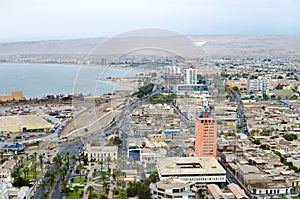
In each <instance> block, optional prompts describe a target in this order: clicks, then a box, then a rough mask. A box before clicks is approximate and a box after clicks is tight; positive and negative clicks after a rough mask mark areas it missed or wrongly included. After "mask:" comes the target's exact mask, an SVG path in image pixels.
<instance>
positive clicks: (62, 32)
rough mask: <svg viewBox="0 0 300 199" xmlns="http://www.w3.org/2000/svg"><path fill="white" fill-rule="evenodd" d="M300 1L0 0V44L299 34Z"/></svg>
mask: <svg viewBox="0 0 300 199" xmlns="http://www.w3.org/2000/svg"><path fill="white" fill-rule="evenodd" d="M299 6H300V2H297V1H296V0H288V1H282V0H277V1H271V0H264V1H258V0H255V1H251V2H245V1H243V2H241V1H238V0H226V1H218V0H212V1H208V0H201V1H195V0H189V1H182V0H175V1H170V0H163V1H151V2H148V1H146V0H140V1H137V0H129V1H126V3H125V2H123V1H120V0H113V1H94V0H90V1H87V2H83V1H72V2H71V1H69V0H66V1H62V2H60V1H56V0H55V1H48V0H47V1H43V2H39V1H35V0H28V1H19V0H13V1H2V2H0V13H1V16H2V17H1V18H0V24H1V27H2V30H5V31H2V32H1V33H0V42H15V41H35V40H53V39H78V38H91V37H112V36H114V35H117V34H120V33H122V32H126V31H130V30H134V29H139V28H162V29H169V30H173V31H176V32H179V33H181V34H185V35H197V34H288V35H299V34H300V28H299V27H300V24H299V23H300V22H299V21H298V20H297V19H298V18H299V17H300V16H299V15H300V14H299V13H298V12H297V8H298V7H299Z"/></svg>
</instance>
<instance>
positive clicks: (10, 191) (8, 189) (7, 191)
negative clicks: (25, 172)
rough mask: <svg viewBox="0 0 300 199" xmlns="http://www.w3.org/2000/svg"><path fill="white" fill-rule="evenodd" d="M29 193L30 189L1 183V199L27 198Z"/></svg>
mask: <svg viewBox="0 0 300 199" xmlns="http://www.w3.org/2000/svg"><path fill="white" fill-rule="evenodd" d="M28 193H29V187H21V188H17V187H13V186H12V184H11V183H6V182H2V183H0V199H10V198H25V197H26V196H27V195H28Z"/></svg>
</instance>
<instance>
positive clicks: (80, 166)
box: [77, 164, 84, 182]
mask: <svg viewBox="0 0 300 199" xmlns="http://www.w3.org/2000/svg"><path fill="white" fill-rule="evenodd" d="M83 167H84V165H83V164H79V165H78V166H77V169H79V175H80V182H81V170H82V169H83Z"/></svg>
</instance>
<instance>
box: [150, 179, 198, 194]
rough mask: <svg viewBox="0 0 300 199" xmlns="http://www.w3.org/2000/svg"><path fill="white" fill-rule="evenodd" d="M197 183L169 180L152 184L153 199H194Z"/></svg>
mask: <svg viewBox="0 0 300 199" xmlns="http://www.w3.org/2000/svg"><path fill="white" fill-rule="evenodd" d="M194 186H195V183H193V182H191V181H183V180H179V179H174V178H169V179H166V180H162V181H159V182H157V183H155V184H154V183H152V184H150V190H151V195H152V197H151V198H152V199H165V198H176V199H194V198H196V191H197V189H196V190H195V189H193V187H194Z"/></svg>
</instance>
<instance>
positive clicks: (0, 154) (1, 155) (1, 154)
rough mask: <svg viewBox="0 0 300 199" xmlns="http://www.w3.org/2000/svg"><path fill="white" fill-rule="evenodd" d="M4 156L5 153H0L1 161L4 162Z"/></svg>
mask: <svg viewBox="0 0 300 199" xmlns="http://www.w3.org/2000/svg"><path fill="white" fill-rule="evenodd" d="M3 155H4V152H3V151H0V157H1V160H3Z"/></svg>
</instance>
